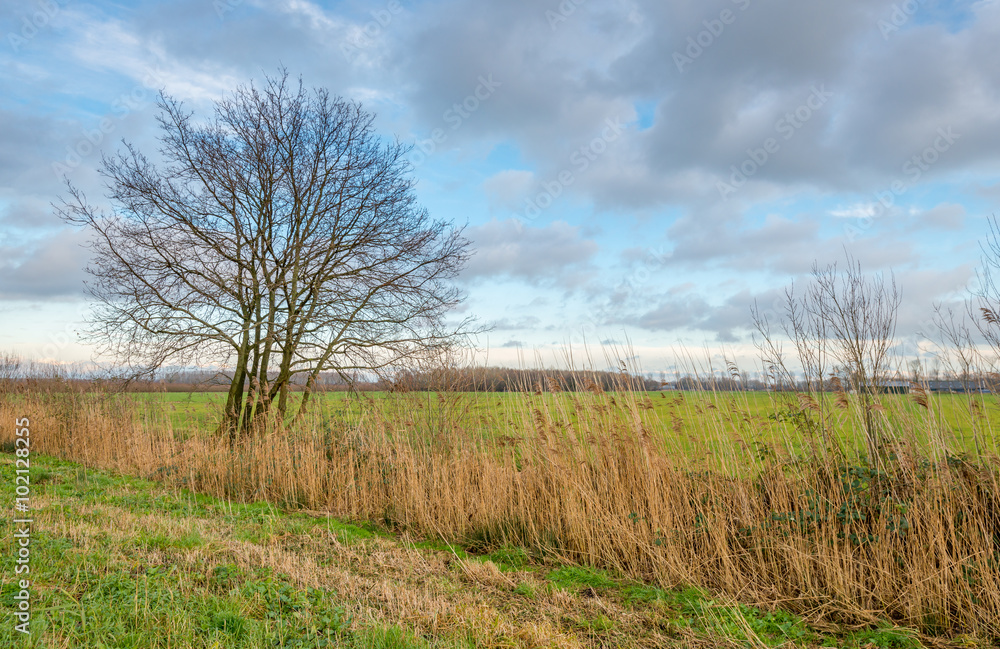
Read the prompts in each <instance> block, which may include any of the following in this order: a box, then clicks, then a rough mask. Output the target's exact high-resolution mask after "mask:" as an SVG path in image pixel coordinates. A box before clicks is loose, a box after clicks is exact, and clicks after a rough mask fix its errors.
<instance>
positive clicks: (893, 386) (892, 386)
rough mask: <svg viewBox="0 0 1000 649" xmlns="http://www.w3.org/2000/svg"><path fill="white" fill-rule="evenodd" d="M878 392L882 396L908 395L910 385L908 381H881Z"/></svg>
mask: <svg viewBox="0 0 1000 649" xmlns="http://www.w3.org/2000/svg"><path fill="white" fill-rule="evenodd" d="M878 391H879V392H881V393H882V394H908V393H909V392H910V384H909V383H908V382H906V381H879V384H878Z"/></svg>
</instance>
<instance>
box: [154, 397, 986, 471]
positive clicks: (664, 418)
mask: <svg viewBox="0 0 1000 649" xmlns="http://www.w3.org/2000/svg"><path fill="white" fill-rule="evenodd" d="M225 396H226V395H225V394H224V393H218V392H194V393H152V394H140V395H136V398H137V400H139V401H148V402H149V403H150V404H156V405H157V408H156V409H155V410H157V411H159V414H156V415H154V416H156V417H161V418H162V417H164V416H165V417H167V418H168V419H169V421H170V425H171V426H172V428H173V430H174V431H175V433H176V434H178V435H179V436H181V437H185V436H190V435H204V434H210V433H211V432H212V431H213V430H215V428H216V426H217V424H218V421H219V418H220V416H221V412H222V406H223V403H224V401H225ZM291 398H292V402H293V403H292V407H291V409H292V410H293V411H294V405H295V403H296V402H297V399H298V398H299V394H297V393H293V394H292V395H291ZM630 399H631V400H637V401H638V402H639V404H640V414H641V415H642V417H643V418H644V419H645V421H647V422H648V424H649V425H648V428H649V429H650V430H652V431H654V432H655V433H656V434H658V435H661V436H662V437H663V439H664V441H665V442H666V443H667V444H669V445H670V446H671V447H673V448H675V449H677V450H678V451H679V452H680V453H682V454H684V455H685V456H686V457H687V459H688V460H689V461H690V463H691V464H692V465H701V466H705V467H706V468H707V467H711V466H717V465H718V463H719V462H720V461H721V460H720V458H721V457H724V456H726V455H727V454H731V452H732V449H733V448H734V443H735V444H736V446H739V447H740V448H743V449H746V452H747V453H749V454H752V455H755V456H757V457H759V458H764V459H766V458H789V459H794V458H795V457H797V456H799V455H802V454H804V452H805V449H806V448H807V447H808V446H809V445H810V444H812V443H813V441H810V440H815V438H816V435H817V432H816V429H815V428H814V427H812V426H811V425H809V424H807V423H806V419H807V418H811V419H812V420H813V421H814V422H815V420H816V415H815V413H811V412H805V413H803V411H802V409H801V406H800V404H799V401H798V399H797V397H796V395H795V394H794V393H767V392H650V393H636V394H634V395H622V394H616V393H606V394H602V395H599V396H596V397H595V396H594V395H591V394H590V393H565V392H563V393H548V392H545V393H542V394H537V395H536V394H525V393H511V392H508V393H440V394H439V393H433V392H417V393H409V394H398V393H386V392H364V393H360V394H351V393H347V392H328V393H325V394H319V395H316V397H315V401H314V403H313V411H312V416H313V420H312V421H313V422H314V426H315V427H317V428H318V429H319V430H321V431H344V430H348V429H350V428H351V427H352V426H354V425H356V424H358V423H360V422H362V421H364V420H366V419H371V418H372V417H378V416H383V415H384V417H385V419H386V420H387V421H389V422H392V423H393V425H394V426H395V427H397V430H405V431H409V432H411V433H415V434H418V435H422V436H426V435H429V434H434V433H436V432H441V431H444V430H448V429H450V428H451V427H453V426H459V427H461V429H462V430H463V431H465V434H466V435H467V436H468V437H469V438H470V439H483V440H495V439H497V438H505V439H509V438H510V437H509V436H515V437H516V436H519V435H526V434H530V431H531V426H532V424H531V422H530V420H529V421H527V422H526V421H525V419H524V415H525V413H530V412H531V411H532V409H533V408H541V409H543V410H544V409H548V411H549V412H551V413H561V414H559V415H557V416H556V417H555V418H556V419H557V422H556V424H557V426H558V428H559V429H560V430H568V429H569V427H573V428H575V429H580V423H581V420H587V421H591V422H595V421H601V420H602V418H607V417H614V416H615V414H616V412H617V416H619V417H622V416H624V415H625V408H626V405H625V404H626V402H627V401H629V400H630ZM849 399H850V400H851V408H850V410H847V411H845V410H843V409H840V408H837V407H835V405H834V401H835V395H834V394H832V393H827V394H825V395H823V400H824V401H825V403H826V405H827V406H828V412H829V415H830V417H831V419H830V426H831V429H832V431H833V433H832V441H833V442H834V443H836V444H837V445H839V446H840V447H841V448H842V449H843V450H844V451H845V452H847V453H848V454H849V455H854V456H857V455H859V454H864V453H866V447H865V445H864V443H863V441H862V440H863V439H864V435H863V431H862V430H861V427H860V418H859V416H858V411H859V406H858V403H857V399H856V398H855V397H853V396H851V397H849ZM880 400H881V401H882V403H883V404H884V405H885V406H886V407H887V408H888V410H889V411H890V414H889V416H887V418H886V421H887V422H889V423H888V425H889V426H890V427H891V428H894V429H898V431H899V432H900V434H901V436H902V437H903V438H905V439H907V440H910V441H912V442H914V443H915V444H916V445H917V446H918V447H923V448H929V447H932V446H939V444H936V443H932V440H931V439H930V438H929V435H931V434H933V435H935V436H940V437H941V438H942V439H943V440H944V442H945V445H946V446H947V447H948V448H949V449H950V452H951V453H952V454H953V455H962V454H969V455H977V454H978V453H977V450H981V451H983V452H986V453H996V452H998V451H1000V443H998V442H1000V437H998V435H997V434H996V433H997V432H998V431H1000V401H998V399H997V397H995V396H993V395H962V394H932V395H931V396H930V400H929V406H930V407H929V408H927V409H924V408H922V407H921V406H919V405H918V404H917V403H916V402H915V401H914V399H913V398H912V397H911V396H909V395H881V396H880ZM971 402H974V403H975V404H976V405H975V406H971V405H970V403H971ZM602 409H603V410H602ZM597 427H598V428H601V429H605V428H606V427H607V425H606V423H605V424H601V425H598V426H597Z"/></svg>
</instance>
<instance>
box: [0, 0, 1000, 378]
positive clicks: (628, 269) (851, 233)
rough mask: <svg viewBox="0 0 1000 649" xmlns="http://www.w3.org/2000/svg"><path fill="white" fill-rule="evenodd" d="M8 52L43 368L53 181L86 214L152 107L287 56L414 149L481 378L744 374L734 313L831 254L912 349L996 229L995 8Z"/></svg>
mask: <svg viewBox="0 0 1000 649" xmlns="http://www.w3.org/2000/svg"><path fill="white" fill-rule="evenodd" d="M0 34H2V35H3V42H2V43H0V87H2V93H0V152H2V157H0V222H2V228H0V302H2V304H0V306H2V308H3V312H4V315H3V317H2V319H0V349H12V350H15V351H18V352H20V353H22V354H23V355H25V356H29V357H33V358H36V359H47V360H57V361H82V360H88V359H90V357H91V353H92V352H91V350H89V349H88V348H86V347H84V346H82V345H80V344H79V343H77V342H76V338H75V335H76V332H77V331H79V330H81V329H83V328H84V327H85V324H84V317H85V314H86V311H87V303H86V299H85V296H84V292H83V286H84V281H85V280H86V275H85V273H84V272H83V268H84V267H85V266H86V263H87V251H86V249H85V247H83V245H82V244H84V243H85V242H86V233H83V232H79V231H77V230H74V229H71V228H67V227H65V226H64V225H62V224H61V223H60V222H59V220H58V219H57V218H56V217H55V216H54V212H53V209H52V207H51V204H52V203H53V202H56V201H58V200H59V197H60V195H61V193H62V192H63V187H62V185H61V179H60V176H61V175H62V174H65V175H66V176H67V177H69V178H70V179H71V180H72V181H73V182H74V183H75V184H77V185H79V186H80V187H82V188H83V189H84V190H85V191H86V192H87V194H88V196H90V197H92V198H97V197H100V196H101V193H102V187H101V181H100V178H99V177H98V175H97V174H96V167H97V164H98V163H99V160H100V153H101V152H111V151H114V150H115V149H116V148H117V147H119V146H120V142H121V140H122V139H123V138H124V139H126V140H129V141H131V142H134V143H136V144H137V145H138V146H139V147H140V148H141V149H143V150H146V151H150V152H154V151H155V148H156V136H157V126H156V121H155V117H156V107H155V95H156V92H157V91H158V90H160V89H163V90H165V91H166V92H167V93H168V94H170V95H172V96H174V97H176V98H179V99H182V100H183V101H184V102H185V104H186V105H187V106H188V107H189V108H190V109H191V110H194V111H195V112H196V113H200V114H202V115H206V116H207V115H208V114H209V112H210V111H211V107H212V102H213V101H214V100H217V99H219V98H221V97H223V96H224V95H225V93H227V92H228V91H230V90H232V89H233V88H235V87H236V86H237V85H238V84H242V83H248V82H251V81H255V80H256V81H258V82H259V80H260V79H261V78H262V77H263V75H264V74H274V73H275V72H276V71H277V70H278V68H279V66H282V65H283V66H285V67H287V68H288V70H289V71H290V72H291V73H292V74H293V75H301V76H302V77H303V80H304V81H305V83H306V84H307V85H310V86H324V87H326V88H328V89H330V90H331V91H332V92H333V93H335V94H340V95H343V96H345V97H349V98H352V99H357V100H360V101H362V102H363V103H364V105H365V106H366V108H368V109H369V110H371V111H374V112H376V113H377V114H378V119H377V125H378V129H379V131H380V132H381V133H382V134H384V135H385V136H386V137H387V138H392V137H398V138H400V139H402V140H404V141H407V142H411V143H414V144H415V145H416V148H415V149H414V152H413V154H412V158H411V160H412V162H413V164H414V174H415V175H416V177H417V178H418V180H419V183H418V186H417V191H418V194H419V198H420V200H421V201H422V202H423V203H424V205H425V206H426V207H427V208H428V209H429V210H430V212H431V214H432V215H433V216H435V217H438V218H445V219H451V220H455V221H456V222H459V223H467V224H468V229H467V234H468V236H469V238H470V239H472V241H473V243H474V247H475V249H476V253H475V255H474V256H473V258H472V259H471V261H470V263H469V266H468V268H467V269H466V271H465V273H464V274H463V276H462V278H461V283H462V286H463V288H464V289H465V290H466V291H467V294H468V299H467V301H466V303H465V305H464V306H463V313H462V314H461V315H473V316H476V317H478V318H479V319H480V321H481V322H482V323H484V324H490V325H492V326H493V331H492V332H490V333H489V334H488V335H484V336H483V337H482V338H481V339H480V340H479V344H480V347H482V348H483V349H488V353H489V356H488V358H489V361H490V362H491V363H495V364H514V363H517V362H519V360H518V359H519V356H518V354H521V355H522V356H523V358H524V359H525V360H526V361H527V362H529V363H530V362H533V359H534V358H535V357H536V355H537V357H538V358H540V359H541V361H542V362H544V363H546V364H549V363H556V362H557V361H558V359H559V358H560V352H561V351H562V350H564V349H565V348H566V346H567V345H582V343H583V341H584V340H586V341H587V342H588V344H589V345H590V351H591V354H592V355H593V356H594V357H595V361H596V362H597V364H598V365H601V364H603V354H602V351H601V348H602V342H603V343H605V344H606V345H605V346H612V345H614V344H619V345H620V344H622V343H625V342H628V343H630V344H631V346H632V348H633V349H634V350H635V351H636V352H637V353H638V355H639V357H640V361H641V364H642V366H643V367H644V368H645V369H647V370H651V371H656V370H660V369H669V368H670V367H671V366H672V365H674V363H675V358H674V356H675V352H676V350H677V349H678V348H679V347H680V346H686V347H688V348H691V349H694V350H697V351H699V353H700V351H701V350H705V351H706V352H707V353H708V354H710V355H711V354H715V355H716V357H718V355H719V354H722V353H723V352H725V353H727V354H729V355H735V356H737V357H739V358H742V359H750V358H751V357H752V356H753V353H752V352H753V347H752V344H751V339H750V333H751V332H750V328H749V326H750V317H749V310H750V306H751V304H752V303H753V302H754V301H755V300H756V301H758V303H759V304H761V305H764V307H765V308H769V306H770V305H773V304H774V303H775V300H776V299H777V298H779V297H780V295H781V293H782V290H783V289H784V287H785V286H787V285H788V284H789V283H790V282H793V281H796V282H802V281H804V280H806V278H807V277H808V274H809V271H810V269H811V267H812V266H813V264H814V263H818V264H820V265H821V266H822V265H826V264H828V263H831V262H835V261H838V260H842V259H843V256H844V251H845V248H846V250H847V251H848V252H849V253H850V254H852V255H854V256H855V257H856V258H857V259H858V260H859V261H860V262H861V263H862V264H863V266H864V268H865V269H867V270H869V271H873V272H879V271H881V272H888V271H892V272H893V273H894V274H895V277H896V279H897V282H898V283H899V285H900V286H901V288H902V290H903V298H904V302H903V306H902V309H901V312H900V323H899V333H900V335H901V337H902V338H903V339H904V340H909V341H915V340H916V335H917V333H918V332H919V331H920V330H921V328H922V327H923V325H924V322H925V321H926V318H927V317H928V316H929V313H930V310H931V308H932V305H933V304H934V303H939V302H944V303H948V302H954V301H958V300H961V299H962V298H963V297H964V295H965V294H966V292H967V291H968V288H969V286H970V284H972V283H974V281H975V269H976V266H977V264H978V262H979V254H980V253H979V248H978V241H979V240H980V239H982V238H983V237H984V236H985V234H986V232H987V230H988V224H987V218H988V217H989V216H990V215H991V214H996V213H997V212H998V211H1000V210H998V208H1000V47H998V46H997V43H998V42H1000V2H997V1H995V0H991V1H982V2H960V1H953V2H947V1H939V2H935V1H933V0H923V1H917V0H910V1H909V2H899V1H896V2H892V1H886V0H844V1H842V2H837V3H833V2H827V3H803V2H795V1H792V0H788V1H777V0H774V1H770V2H768V1H766V0H712V1H707V2H706V1H694V0H692V1H682V0H650V1H648V2H646V1H641V0H606V1H603V2H602V1H599V0H563V1H562V2H561V3H560V2H557V1H555V0H552V1H549V2H546V1H544V0H542V1H539V0H532V1H527V0H511V1H508V2H483V1H482V0H480V1H478V2H476V1H473V0H448V1H437V0H435V1H431V0H427V1H423V2H408V1H404V0H386V1H381V0H379V1H377V2H360V1H356V2H342V3H337V2H311V1H309V0H285V1H276V2H264V1H257V0H242V1H240V0H216V1H214V2H213V1H212V0H199V1H197V2H196V1H181V2H156V1H152V0H150V1H147V2H133V3H130V2H117V3H101V2H83V1H77V0H51V1H48V2H46V1H36V2H10V1H2V2H0ZM458 316H459V314H456V318H457V317H458Z"/></svg>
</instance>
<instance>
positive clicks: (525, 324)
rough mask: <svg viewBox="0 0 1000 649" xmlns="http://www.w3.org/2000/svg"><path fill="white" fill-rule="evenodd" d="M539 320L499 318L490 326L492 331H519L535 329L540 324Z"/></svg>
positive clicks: (532, 318)
mask: <svg viewBox="0 0 1000 649" xmlns="http://www.w3.org/2000/svg"><path fill="white" fill-rule="evenodd" d="M541 322H542V321H541V320H540V319H539V318H537V317H536V316H531V315H529V316H523V317H521V318H517V319H512V318H501V319H499V320H494V321H493V322H492V323H490V324H491V329H492V330H493V331H519V330H524V329H535V328H537V327H538V326H539V325H540V324H541Z"/></svg>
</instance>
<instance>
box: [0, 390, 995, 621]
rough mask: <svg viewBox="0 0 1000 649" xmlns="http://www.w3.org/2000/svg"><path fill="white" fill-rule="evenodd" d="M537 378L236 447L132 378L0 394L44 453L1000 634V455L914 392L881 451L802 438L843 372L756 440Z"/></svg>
mask: <svg viewBox="0 0 1000 649" xmlns="http://www.w3.org/2000/svg"><path fill="white" fill-rule="evenodd" d="M540 387H541V386H531V388H532V389H530V390H525V391H524V392H522V393H521V394H519V395H518V396H517V397H516V399H513V400H512V399H510V398H508V399H506V400H504V401H503V404H505V405H503V407H498V408H495V409H493V410H490V411H489V412H490V413H492V414H490V415H483V416H482V417H483V418H484V419H488V420H489V421H481V422H479V423H480V424H481V425H478V426H472V425H470V421H472V419H470V417H469V407H468V405H467V404H468V400H469V399H473V400H476V399H478V400H485V401H487V402H491V400H496V399H497V396H496V395H491V394H488V393H481V394H478V395H474V396H472V397H463V398H458V397H456V395H439V399H440V402H439V403H437V404H435V405H434V406H433V407H431V404H428V403H427V395H426V394H424V393H401V394H393V395H387V396H385V397H383V398H374V399H372V398H368V397H366V396H360V397H358V398H359V400H360V411H359V414H356V415H354V416H351V417H343V418H332V419H331V418H329V416H325V415H324V416H320V415H317V416H315V417H313V418H311V419H306V420H302V421H300V422H298V423H297V424H296V425H295V426H294V427H293V428H286V427H283V426H280V425H275V424H272V425H270V426H269V427H268V428H267V429H266V430H259V431H257V432H256V434H254V435H253V436H251V437H247V438H246V439H244V440H242V441H241V442H240V443H239V444H238V445H237V446H235V447H231V446H230V445H229V444H228V443H227V441H226V440H223V439H217V438H215V437H212V436H210V435H207V434H205V435H197V436H184V435H179V434H175V432H174V431H173V430H172V428H171V425H170V420H169V418H168V417H167V415H166V413H165V411H163V409H162V406H156V405H154V404H152V402H148V401H141V400H137V399H135V398H133V397H130V396H128V395H112V394H84V393H79V392H75V393H74V392H62V393H57V392H46V391H34V392H23V393H20V394H16V395H8V396H7V397H6V398H4V399H0V413H2V414H0V417H3V420H4V421H13V418H14V417H21V416H25V415H27V416H30V417H31V418H32V443H33V444H34V449H33V450H34V451H35V452H38V453H45V454H51V455H55V456H59V457H63V458H67V459H70V460H74V461H78V462H82V463H85V464H87V465H91V466H94V467H99V468H104V469H111V470H115V471H120V472H128V473H138V474H141V475H146V476H150V477H155V478H158V479H162V480H165V481H169V482H172V483H175V484H177V485H183V486H185V487H188V488H191V489H195V490H200V491H204V492H208V493H211V494H215V495H218V496H225V497H229V498H234V499H240V500H251V499H265V500H268V501H271V502H274V503H279V504H282V505H284V506H288V507H301V508H307V509H311V510H326V511H329V512H332V513H333V514H335V515H336V516H339V517H344V518H348V519H367V520H376V521H380V522H384V523H385V524H387V525H389V526H392V527H394V528H396V529H406V530H411V531H414V532H417V533H421V534H426V535H432V536H440V537H443V538H445V539H448V540H449V541H456V540H457V541H461V542H463V543H465V544H466V545H468V546H470V547H472V548H473V549H489V548H494V547H498V546H503V545H518V546H523V547H526V548H529V549H531V550H533V551H535V552H537V553H539V554H542V555H548V556H553V557H558V558H560V559H562V560H567V561H573V562H579V563H585V564H590V565H595V566H600V567H604V568H608V569H611V570H615V571H619V572H621V573H624V574H626V575H629V576H631V577H635V578H640V579H643V580H646V581H649V582H653V583H656V584H660V585H664V586H674V585H678V584H684V585H696V586H701V587H705V588H709V589H712V590H714V591H716V592H720V593H725V594H727V595H728V596H731V597H734V598H737V599H739V600H740V601H744V602H749V603H753V604H758V605H771V604H776V603H777V604H780V606H782V607H783V608H786V609H789V610H792V611H793V612H797V613H800V614H803V615H805V616H806V617H807V618H810V619H814V620H819V619H822V620H824V621H827V622H835V623H843V624H855V625H860V624H871V623H876V622H878V621H879V620H880V619H890V620H892V621H895V622H898V623H901V624H906V625H911V626H914V627H916V628H918V629H920V630H922V631H923V632H924V633H927V634H937V635H940V634H944V635H951V634H957V633H963V632H972V633H977V634H979V635H981V636H986V637H997V636H1000V571H998V569H997V568H998V563H997V562H998V561H1000V551H998V548H1000V500H998V491H997V488H996V474H997V464H996V462H995V461H994V460H993V459H990V458H986V457H980V458H976V459H975V461H970V460H967V459H959V458H957V457H956V456H955V455H954V454H953V453H952V452H951V451H950V449H949V447H948V444H947V443H946V442H945V437H944V434H943V433H942V430H941V429H942V426H943V424H942V422H941V419H940V417H939V416H936V415H935V413H933V412H932V410H933V408H930V409H929V408H928V407H927V406H926V405H925V404H924V400H926V398H927V395H925V394H920V395H915V396H916V397H917V398H918V402H919V403H920V405H921V406H922V407H921V408H919V409H918V412H917V413H916V414H914V413H913V412H911V410H912V409H911V410H906V409H903V408H899V409H895V407H894V406H892V404H891V403H890V404H888V406H887V407H888V411H887V409H886V407H883V408H882V410H881V411H876V414H877V415H878V420H879V421H880V422H881V423H880V425H882V426H883V427H884V428H885V432H886V433H887V435H886V437H885V439H887V440H889V441H888V442H887V443H886V448H885V449H884V452H885V453H884V457H885V458H886V461H885V462H884V463H882V464H880V465H879V467H878V468H877V469H876V468H875V467H874V466H873V465H871V464H869V463H867V462H864V461H862V460H860V459H858V458H857V456H855V455H852V454H851V453H850V452H849V451H845V450H844V449H843V448H837V449H829V448H824V449H823V450H824V452H822V453H817V452H815V445H817V444H820V443H823V442H822V440H824V439H827V435H823V434H819V433H817V431H816V430H815V422H816V421H817V419H818V418H817V417H816V416H814V415H815V411H818V410H819V409H821V408H822V409H825V410H826V411H827V413H826V416H827V417H828V418H830V419H835V418H837V417H839V418H841V419H845V418H850V417H856V418H857V417H861V416H862V413H859V412H858V410H859V406H858V404H856V403H854V402H853V401H851V402H850V403H848V395H846V394H845V393H844V392H843V390H842V389H841V390H838V391H837V392H836V393H835V394H834V395H833V397H832V399H824V395H821V394H817V395H808V394H805V395H795V394H792V395H789V401H788V404H787V406H788V410H787V412H791V413H793V414H794V415H795V417H796V419H795V421H796V422H797V424H796V425H797V426H798V427H799V429H800V430H801V431H802V433H803V440H804V442H803V444H802V445H801V446H800V447H799V448H795V447H793V446H792V445H788V446H786V447H785V448H784V449H782V448H770V449H769V452H767V453H764V452H762V451H761V447H760V445H759V444H757V445H755V444H754V443H753V440H752V437H751V433H752V427H753V421H752V418H751V417H749V416H748V415H747V411H748V408H747V407H745V404H744V406H743V407H741V406H740V397H739V395H736V396H735V398H734V399H731V400H729V401H727V402H722V401H720V402H719V405H718V407H715V406H713V407H711V408H704V409H702V410H703V412H702V413H701V414H700V415H698V416H697V417H696V416H695V414H694V410H693V409H694V408H699V406H697V405H696V404H694V403H693V401H695V400H693V399H683V398H682V395H678V396H677V397H676V398H674V399H673V400H672V403H673V405H672V407H673V408H676V410H673V411H671V412H672V413H675V414H671V415H670V416H669V417H660V416H657V415H656V413H655V412H654V411H652V410H651V409H650V408H649V407H647V405H646V402H647V395H646V394H645V393H635V392H629V391H619V392H615V393H611V392H604V391H603V390H601V389H600V388H599V387H598V386H596V384H594V385H593V386H588V388H589V389H588V391H584V392H559V390H561V388H560V387H559V386H558V384H556V383H552V384H550V385H549V390H550V391H549V392H544V393H541V394H535V393H536V392H541V390H536V389H535V388H540ZM838 387H839V386H838ZM463 399H464V400H463ZM828 401H832V402H833V403H835V404H836V407H835V408H834V407H831V405H832V404H830V403H828ZM463 404H465V405H463ZM779 405H780V404H776V409H777V408H778V406H779ZM795 413H798V414H795ZM692 421H698V422H705V423H704V424H703V425H705V426H707V427H710V428H712V429H713V430H705V431H691V430H690V424H689V422H692ZM810 422H813V423H810ZM842 423H843V422H842ZM498 429H499V430H501V431H502V433H503V434H494V433H495V432H496V430H498ZM2 430H3V432H2V434H0V442H2V443H4V444H10V443H11V442H12V438H13V433H12V428H11V427H9V426H5V427H3V429H2ZM490 431H493V433H491V432H490ZM709 433H711V434H709ZM687 436H691V437H687ZM810 436H812V437H810ZM918 437H919V438H922V439H927V440H929V444H930V450H929V451H928V450H927V448H925V447H918V445H917V444H916V443H914V441H913V440H915V439H917V438H918ZM681 439H683V440H684V447H683V448H682V447H681V444H680V443H679V441H678V440H681ZM713 440H714V441H713ZM720 440H722V441H720ZM725 440H729V441H725ZM810 440H811V441H810ZM817 440H820V441H817ZM810 444H812V445H813V446H812V447H810ZM810 448H813V450H810Z"/></svg>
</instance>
